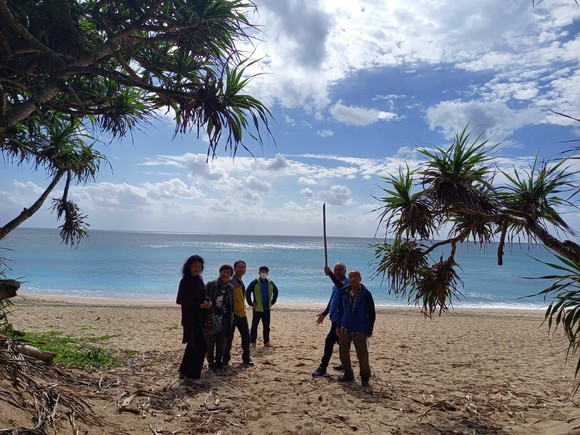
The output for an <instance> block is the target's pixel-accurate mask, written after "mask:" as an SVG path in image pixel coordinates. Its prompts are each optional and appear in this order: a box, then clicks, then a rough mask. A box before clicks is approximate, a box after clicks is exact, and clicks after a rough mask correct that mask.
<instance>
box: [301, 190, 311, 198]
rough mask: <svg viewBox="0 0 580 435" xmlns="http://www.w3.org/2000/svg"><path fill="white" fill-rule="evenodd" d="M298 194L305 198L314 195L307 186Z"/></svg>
mask: <svg viewBox="0 0 580 435" xmlns="http://www.w3.org/2000/svg"><path fill="white" fill-rule="evenodd" d="M300 194H301V195H304V196H305V197H307V198H313V197H314V192H313V191H312V189H309V188H308V187H306V188H304V189H302V190H300Z"/></svg>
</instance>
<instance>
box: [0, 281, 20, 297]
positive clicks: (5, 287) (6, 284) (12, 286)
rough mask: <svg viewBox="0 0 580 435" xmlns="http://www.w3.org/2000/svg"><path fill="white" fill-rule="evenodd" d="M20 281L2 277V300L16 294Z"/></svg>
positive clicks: (0, 287) (0, 294)
mask: <svg viewBox="0 0 580 435" xmlns="http://www.w3.org/2000/svg"><path fill="white" fill-rule="evenodd" d="M19 288H20V283H19V282H18V281H16V280H14V279H0V301H1V300H3V299H9V298H13V297H14V296H16V292H17V291H18V289H19Z"/></svg>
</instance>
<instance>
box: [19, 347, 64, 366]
mask: <svg viewBox="0 0 580 435" xmlns="http://www.w3.org/2000/svg"><path fill="white" fill-rule="evenodd" d="M14 348H15V349H16V350H17V351H18V352H20V353H21V354H22V355H26V356H29V357H32V358H34V359H37V360H40V361H44V362H45V363H47V364H52V360H53V359H54V357H55V356H56V354H55V353H52V352H47V351H45V350H40V349H37V348H36V347H32V346H28V345H26V344H17V345H15V346H14Z"/></svg>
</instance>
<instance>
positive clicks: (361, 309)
mask: <svg viewBox="0 0 580 435" xmlns="http://www.w3.org/2000/svg"><path fill="white" fill-rule="evenodd" d="M328 276H329V277H330V278H331V279H332V282H334V284H335V285H336V286H340V285H342V283H341V281H340V280H339V279H338V278H337V277H336V275H334V273H332V271H330V269H329V270H328ZM361 281H362V277H361V274H360V272H359V271H358V270H352V271H350V272H349V274H348V283H349V284H348V285H347V286H344V287H342V288H341V293H340V298H339V300H338V311H337V318H336V335H338V352H339V355H340V363H341V365H342V368H343V369H344V375H343V376H341V377H340V378H338V380H339V382H350V381H353V380H354V372H353V370H352V363H351V360H350V348H351V345H352V344H354V348H355V350H356V356H357V358H358V362H359V369H360V377H361V381H362V385H363V386H364V387H368V386H369V379H370V377H371V367H370V364H369V350H368V345H367V344H368V342H367V340H368V339H369V337H371V336H372V335H373V328H374V326H375V319H376V311H375V302H374V300H373V295H372V293H371V292H370V291H369V290H368V289H367V288H366V287H365V286H364V285H363V284H362V283H361Z"/></svg>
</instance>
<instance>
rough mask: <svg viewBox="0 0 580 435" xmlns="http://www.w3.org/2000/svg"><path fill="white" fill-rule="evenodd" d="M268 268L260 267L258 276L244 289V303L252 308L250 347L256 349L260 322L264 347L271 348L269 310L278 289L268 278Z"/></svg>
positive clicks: (274, 301) (276, 297)
mask: <svg viewBox="0 0 580 435" xmlns="http://www.w3.org/2000/svg"><path fill="white" fill-rule="evenodd" d="M269 272H270V269H268V266H260V269H259V273H260V276H259V277H258V278H256V279H255V280H253V281H252V282H251V283H250V284H249V285H248V287H247V288H246V301H247V302H248V305H251V306H252V308H253V312H252V328H251V330H250V345H251V346H252V347H256V339H257V338H258V324H259V323H260V320H261V321H262V327H263V338H264V346H265V347H271V346H272V343H271V342H270V317H271V316H270V308H272V305H274V304H275V303H276V299H278V287H276V284H274V282H273V281H272V280H271V279H270V278H268V273H269Z"/></svg>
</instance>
